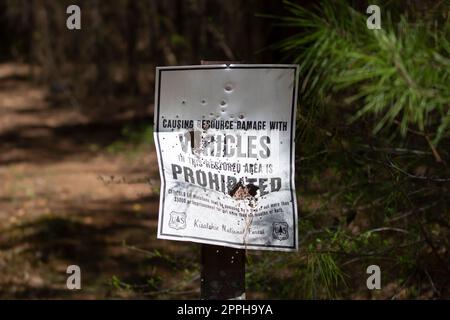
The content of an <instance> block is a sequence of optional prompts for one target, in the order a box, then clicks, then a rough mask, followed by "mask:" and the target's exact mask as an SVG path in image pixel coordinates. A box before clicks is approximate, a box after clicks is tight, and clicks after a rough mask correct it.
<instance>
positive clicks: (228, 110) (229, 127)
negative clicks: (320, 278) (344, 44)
mask: <svg viewBox="0 0 450 320" xmlns="http://www.w3.org/2000/svg"><path fill="white" fill-rule="evenodd" d="M297 76H298V69H297V66H296V65H241V64H231V65H225V64H224V65H205V66H186V67H160V68H157V73H156V94H155V143H156V149H157V153H158V162H159V169H160V174H161V180H162V182H161V184H162V185H161V199H160V208H159V223H158V238H161V239H171V240H181V241H193V242H200V243H209V244H216V245H223V246H229V247H235V248H242V249H263V250H283V251H290V250H296V249H297V203H296V197H295V184H294V154H295V146H294V135H295V111H296V104H297V83H298V80H297Z"/></svg>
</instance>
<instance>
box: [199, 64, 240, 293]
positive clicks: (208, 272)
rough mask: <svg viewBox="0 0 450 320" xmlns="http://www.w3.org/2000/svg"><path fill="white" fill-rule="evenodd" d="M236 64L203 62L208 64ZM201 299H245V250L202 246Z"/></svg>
mask: <svg viewBox="0 0 450 320" xmlns="http://www.w3.org/2000/svg"><path fill="white" fill-rule="evenodd" d="M223 63H227V64H229V63H236V62H230V61H203V60H202V61H201V64H202V65H206V64H223ZM201 255H202V257H201V264H202V265H201V299H207V300H211V299H214V300H218V299H243V298H245V250H243V249H234V248H229V247H222V246H215V245H209V244H202V249H201Z"/></svg>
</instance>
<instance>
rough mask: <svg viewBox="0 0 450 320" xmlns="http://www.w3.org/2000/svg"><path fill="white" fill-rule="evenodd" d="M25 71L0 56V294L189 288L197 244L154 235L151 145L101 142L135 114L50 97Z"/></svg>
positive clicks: (164, 293)
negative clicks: (128, 149)
mask: <svg viewBox="0 0 450 320" xmlns="http://www.w3.org/2000/svg"><path fill="white" fill-rule="evenodd" d="M29 75H30V69H29V68H28V67H27V66H25V65H17V64H4V65H0V105H1V107H0V179H1V183H0V270H1V272H0V298H6V299H9V298H31V299H34V298H39V299H43V298H44V299H45V298H64V299H70V298H74V299H79V298H82V299H93V298H96V299H99V298H173V297H177V298H196V297H198V295H199V292H198V287H199V286H198V285H199V283H198V282H199V279H198V278H199V276H198V264H197V263H198V251H199V250H198V246H197V245H194V244H184V243H177V242H169V241H161V240H157V239H156V226H157V219H158V201H159V174H158V168H157V162H156V154H155V150H154V146H153V145H149V144H148V145H143V146H140V147H139V148H138V149H137V151H136V150H135V152H133V155H132V156H130V155H127V154H126V153H111V152H109V151H108V148H107V147H108V146H109V145H111V144H112V143H114V142H115V141H117V140H119V139H120V138H121V129H122V128H123V126H124V125H126V124H127V123H129V122H130V119H133V117H136V114H133V112H132V110H131V111H130V110H124V112H123V113H122V114H119V116H116V118H114V119H112V118H110V117H108V115H107V114H103V115H99V116H98V117H96V118H95V117H89V118H88V117H86V116H85V114H86V112H83V110H82V108H77V107H76V105H71V104H68V105H63V106H61V105H57V106H54V105H52V103H51V101H49V99H48V98H47V97H48V95H47V92H46V89H45V88H44V87H40V86H38V85H35V84H33V82H31V81H29V80H28V79H29ZM144 109H145V110H151V106H144ZM106 110H107V108H106ZM141 110H142V108H141ZM148 113H149V114H148V115H147V116H149V115H150V111H148ZM116 114H117V113H116ZM72 264H75V265H79V266H80V268H81V273H82V290H78V291H76V290H74V291H71V290H68V289H67V288H66V279H67V276H68V275H67V274H66V268H67V267H68V266H69V265H72Z"/></svg>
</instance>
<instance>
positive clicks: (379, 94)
mask: <svg viewBox="0 0 450 320" xmlns="http://www.w3.org/2000/svg"><path fill="white" fill-rule="evenodd" d="M287 8H288V9H289V11H290V13H291V15H292V16H291V17H286V18H284V19H283V22H284V24H285V25H286V26H289V27H293V28H297V29H299V30H300V33H298V34H296V35H294V36H293V37H291V38H289V39H286V40H284V41H283V42H282V43H281V48H282V49H283V50H284V51H287V52H289V54H290V55H292V56H293V59H294V61H295V62H296V63H299V64H300V71H301V75H302V79H301V91H300V96H301V99H303V100H304V101H310V100H311V99H312V100H315V101H317V100H320V102H321V103H327V102H328V101H329V99H336V97H342V99H339V100H338V101H339V103H344V104H346V105H349V106H350V107H351V108H352V109H353V110H354V111H355V117H354V119H357V118H359V117H361V116H363V115H367V114H370V115H375V116H376V122H375V124H374V128H373V131H374V132H375V133H377V132H379V131H380V130H381V129H382V128H385V127H387V126H389V125H392V124H398V125H399V126H400V132H401V133H402V135H403V136H405V135H406V133H407V130H408V128H411V127H415V126H417V127H418V128H419V130H420V131H421V132H423V131H425V130H426V129H428V131H430V130H431V131H432V133H433V136H434V140H433V141H434V143H438V142H439V141H440V140H441V139H442V138H443V137H444V136H448V134H449V128H450V86H449V83H450V58H449V57H450V41H449V37H448V36H449V34H450V20H449V19H448V18H440V19H438V18H436V19H433V20H431V21H423V20H422V21H410V20H411V19H410V18H408V16H407V14H406V13H403V14H400V15H399V16H398V17H397V18H396V19H394V18H392V17H391V14H389V13H386V14H385V12H386V10H384V12H383V20H382V29H380V30H370V29H368V28H367V27H366V18H367V17H366V16H365V15H363V14H362V13H361V12H359V11H357V10H355V9H353V8H352V7H351V6H349V5H347V4H346V3H345V2H343V1H337V2H334V1H323V2H320V5H317V6H316V7H315V8H314V9H312V10H308V9H305V8H304V7H302V6H299V5H296V4H293V3H289V2H287ZM383 8H385V6H383Z"/></svg>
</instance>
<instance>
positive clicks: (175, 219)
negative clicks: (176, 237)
mask: <svg viewBox="0 0 450 320" xmlns="http://www.w3.org/2000/svg"><path fill="white" fill-rule="evenodd" d="M169 227H170V228H172V229H175V230H181V229H185V228H186V213H185V212H176V211H172V212H171V213H170V220H169Z"/></svg>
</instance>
